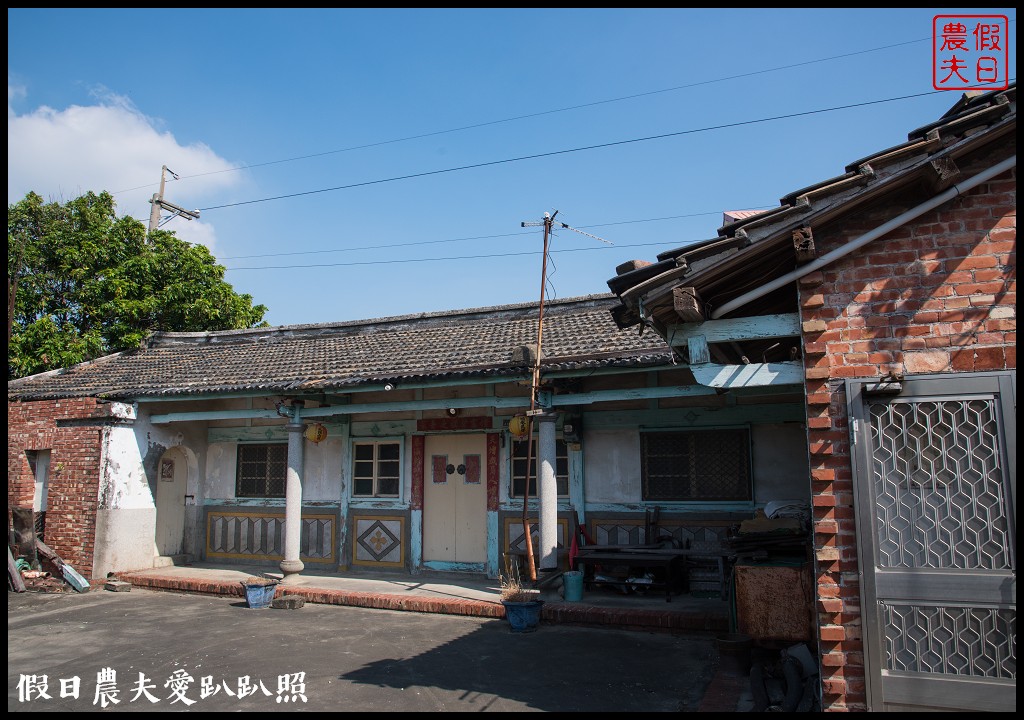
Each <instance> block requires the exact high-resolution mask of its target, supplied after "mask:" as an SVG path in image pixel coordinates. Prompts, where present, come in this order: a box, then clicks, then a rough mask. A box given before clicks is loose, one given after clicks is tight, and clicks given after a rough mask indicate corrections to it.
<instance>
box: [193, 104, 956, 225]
mask: <svg viewBox="0 0 1024 720" xmlns="http://www.w3.org/2000/svg"><path fill="white" fill-rule="evenodd" d="M943 92H946V91H945V90H932V91H930V92H923V93H915V94H913V95H900V96H898V97H892V98H884V99H881V100H868V101H865V102H860V103H852V104H850V105H836V106H833V107H828V108H819V109H817V110H805V111H803V112H797V113H787V114H785V115H774V116H771V117H766V118H758V119H756V120H743V121H740V122H734V123H725V124H723V125H710V126H708V127H703V128H695V129H692V130H680V131H677V132H671V133H662V134H660V135H648V136H646V137H640V138H632V139H630V140H616V141H614V142H608V143H599V144H597V145H585V146H582V147H577V148H569V149H565V150H553V151H551V152H546V153H536V154H533V155H522V156H519V157H514V158H505V159H503V160H490V161H488V162H482V163H474V164H472V165H460V166H458V167H453V168H444V169H442V170H428V171H425V172H420V173H412V174H409V175H398V176H395V177H390V178H383V179H380V180H367V181H365V182H359V183H351V184H349V185H337V186H335V187H329V188H320V189H318V190H306V191H304V192H297V193H290V194H288V195H275V196H273V197H267V198H259V199H257V200H243V201H241V202H236V203H226V204H224V205H211V206H210V207H206V208H200V211H202V212H207V211H209V210H221V209H223V208H230V207H239V206H241V205H254V204H256V203H261V202H270V201H271V200H286V199H289V198H295V197H303V196H305V195H317V194H319V193H325V192H334V191H336V190H350V189H352V188H357V187H366V186H368V185H380V184H382V183H388V182H395V181H397V180H411V179H413V178H421V177H429V176H431V175H443V174H445V173H452V172H458V171H460V170H473V169H477V168H482V167H490V166H494V165H504V164H508V163H514V162H520V161H523V160H537V159H539V158H545V157H554V156H556V155H568V154H570V153H577V152H583V151H585V150H598V149H601V148H609V147H615V146H618V145H630V144H633V143H640V142H647V141H649V140H663V139H665V138H670V137H679V136H682V135H692V134H695V133H699V132H709V131H711V130H724V129H727V128H734V127H742V126H745V125H756V124H759V123H766V122H772V121H775V120H790V119H792V118H798V117H806V116H808V115H818V114H821V113H826V112H835V111H837V110H851V109H853V108H859V107H867V106H869V105H880V104H882V103H889V102H896V101H898V100H910V99H913V98H919V97H926V96H929V95H937V94H939V93H943Z"/></svg>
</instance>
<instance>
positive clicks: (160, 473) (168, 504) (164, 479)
mask: <svg viewBox="0 0 1024 720" xmlns="http://www.w3.org/2000/svg"><path fill="white" fill-rule="evenodd" d="M187 480H188V462H187V461H186V459H185V454H184V453H183V452H181V450H178V449H177V448H171V449H170V450H168V451H167V452H165V453H164V455H163V457H161V458H160V464H159V465H158V466H157V480H156V549H157V553H158V554H159V555H180V554H181V553H182V552H183V548H182V541H183V540H184V536H185V492H186V483H187Z"/></svg>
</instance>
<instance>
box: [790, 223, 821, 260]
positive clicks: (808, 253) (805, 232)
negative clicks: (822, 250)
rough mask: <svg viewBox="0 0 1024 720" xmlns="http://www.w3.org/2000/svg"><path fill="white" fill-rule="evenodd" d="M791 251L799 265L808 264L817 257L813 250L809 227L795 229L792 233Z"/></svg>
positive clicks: (812, 235)
mask: <svg viewBox="0 0 1024 720" xmlns="http://www.w3.org/2000/svg"><path fill="white" fill-rule="evenodd" d="M793 251H794V252H795V253H796V261H797V263H799V264H800V265H803V264H804V263H808V262H810V261H811V260H813V259H814V258H816V257H817V256H818V253H817V252H815V250H814V233H812V232H811V229H810V228H809V227H801V228H797V229H796V230H794V231H793Z"/></svg>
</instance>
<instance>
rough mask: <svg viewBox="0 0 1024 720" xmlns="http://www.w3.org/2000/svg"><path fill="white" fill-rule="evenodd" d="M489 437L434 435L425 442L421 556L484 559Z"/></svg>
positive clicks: (444, 559) (445, 559)
mask: <svg viewBox="0 0 1024 720" xmlns="http://www.w3.org/2000/svg"><path fill="white" fill-rule="evenodd" d="M486 460H487V436H486V435H432V436H428V437H427V439H426V443H425V453H424V463H425V465H426V467H425V468H424V473H423V477H424V483H423V484H424V488H423V559H424V560H425V561H442V562H456V563H483V562H484V561H486V559H487V462H486Z"/></svg>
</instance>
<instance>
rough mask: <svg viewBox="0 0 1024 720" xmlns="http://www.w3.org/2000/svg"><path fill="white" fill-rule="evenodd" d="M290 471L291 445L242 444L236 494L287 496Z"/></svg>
mask: <svg viewBox="0 0 1024 720" xmlns="http://www.w3.org/2000/svg"><path fill="white" fill-rule="evenodd" d="M287 473H288V445H286V444H283V443H275V444H270V443H252V444H240V445H239V446H238V470H237V472H236V475H235V497H268V498H277V497H284V488H285V477H286V475H287Z"/></svg>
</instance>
